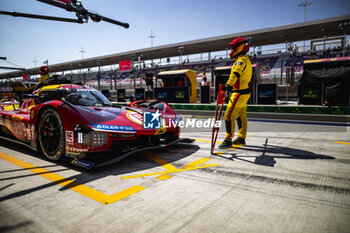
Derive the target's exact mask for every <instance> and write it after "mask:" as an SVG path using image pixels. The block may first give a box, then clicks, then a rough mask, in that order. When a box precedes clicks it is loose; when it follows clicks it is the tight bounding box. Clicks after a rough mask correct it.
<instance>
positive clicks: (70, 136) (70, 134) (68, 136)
mask: <svg viewBox="0 0 350 233" xmlns="http://www.w3.org/2000/svg"><path fill="white" fill-rule="evenodd" d="M66 142H67V143H73V142H74V133H73V131H69V130H66Z"/></svg>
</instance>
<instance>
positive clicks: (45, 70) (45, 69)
mask: <svg viewBox="0 0 350 233" xmlns="http://www.w3.org/2000/svg"><path fill="white" fill-rule="evenodd" d="M49 71H50V70H49V67H47V66H40V68H39V72H40V75H45V74H47V73H49Z"/></svg>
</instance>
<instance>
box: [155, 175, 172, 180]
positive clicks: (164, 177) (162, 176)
mask: <svg viewBox="0 0 350 233" xmlns="http://www.w3.org/2000/svg"><path fill="white" fill-rule="evenodd" d="M171 177H173V176H172V175H168V174H164V175H161V176H157V177H156V178H157V179H158V180H167V179H170V178H171Z"/></svg>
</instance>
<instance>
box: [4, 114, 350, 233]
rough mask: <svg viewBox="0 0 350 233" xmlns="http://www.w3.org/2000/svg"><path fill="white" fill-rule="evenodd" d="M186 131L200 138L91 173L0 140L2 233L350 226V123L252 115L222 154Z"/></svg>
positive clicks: (204, 132) (202, 135) (203, 134)
mask: <svg viewBox="0 0 350 233" xmlns="http://www.w3.org/2000/svg"><path fill="white" fill-rule="evenodd" d="M199 120H202V121H205V120H206V119H205V118H201V119H199ZM223 128H224V127H222V130H221V132H220V134H219V139H218V142H221V141H222V139H223V137H224V132H223V131H224V130H223ZM182 131H183V132H182V137H188V138H193V139H196V141H195V142H194V143H192V144H184V143H179V144H177V145H173V146H170V147H168V148H163V149H159V150H152V151H147V152H143V153H140V154H135V155H132V156H131V157H128V158H126V159H124V160H122V161H120V162H119V163H117V164H114V165H111V166H108V167H104V168H100V169H96V170H92V171H89V172H87V171H85V170H83V169H80V168H77V167H74V166H71V165H69V164H67V163H65V162H62V163H58V164H57V163H52V162H48V161H46V160H44V159H42V158H41V157H40V156H39V155H38V154H37V153H36V152H35V151H31V150H29V149H28V148H27V147H24V146H21V145H18V144H14V143H10V142H7V141H3V140H0V152H1V153H0V158H1V159H0V168H1V169H0V174H1V175H0V181H1V183H0V216H1V217H0V232H220V233H221V232H348V231H349V229H350V221H349V219H350V132H349V127H348V126H346V125H345V126H344V125H329V124H311V123H309V124H308V122H299V123H298V122H297V123H295V122H294V123H288V122H277V121H276V122H272V121H270V122H267V121H257V120H251V121H249V129H248V132H249V134H248V138H247V146H245V147H240V148H235V149H230V150H218V149H216V150H215V151H216V152H223V153H217V154H216V155H210V139H211V132H210V131H211V130H210V129H201V130H193V129H183V130H182ZM266 138H268V145H267V148H266V151H265V156H264V157H263V156H261V155H262V154H263V148H264V146H263V144H264V143H265V140H266Z"/></svg>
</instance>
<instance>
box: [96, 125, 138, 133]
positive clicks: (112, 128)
mask: <svg viewBox="0 0 350 233" xmlns="http://www.w3.org/2000/svg"><path fill="white" fill-rule="evenodd" d="M91 125H92V126H93V127H94V128H95V129H97V130H106V131H118V132H128V133H134V132H136V130H135V129H134V128H133V127H131V126H123V125H103V124H91Z"/></svg>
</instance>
